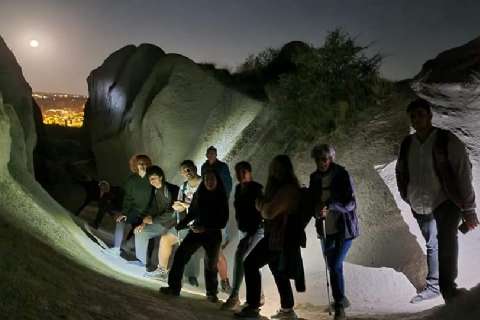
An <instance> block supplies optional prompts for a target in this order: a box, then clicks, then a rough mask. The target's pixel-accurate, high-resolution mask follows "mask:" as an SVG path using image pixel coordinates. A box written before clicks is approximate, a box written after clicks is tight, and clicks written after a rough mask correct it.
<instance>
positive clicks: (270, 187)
mask: <svg viewBox="0 0 480 320" xmlns="http://www.w3.org/2000/svg"><path fill="white" fill-rule="evenodd" d="M287 184H293V185H295V186H297V187H300V184H299V183H298V179H297V176H296V175H295V171H294V169H293V164H292V161H291V160H290V157H289V156H287V155H285V154H280V155H278V156H276V157H275V158H273V160H272V162H270V166H269V169H268V178H267V186H266V187H265V198H266V199H267V200H271V199H272V198H273V196H274V195H275V193H276V192H277V191H278V190H279V189H280V188H281V187H283V186H284V185H287Z"/></svg>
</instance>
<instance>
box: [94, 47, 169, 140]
mask: <svg viewBox="0 0 480 320" xmlns="http://www.w3.org/2000/svg"><path fill="white" fill-rule="evenodd" d="M164 54H165V53H164V52H163V50H162V49H160V48H159V47H157V46H154V45H151V44H142V45H140V46H139V47H138V48H137V47H135V46H133V45H129V46H126V47H124V48H122V49H120V50H118V51H117V52H115V53H113V54H112V55H111V56H110V57H108V58H107V59H106V60H105V62H104V63H103V64H102V65H101V66H100V67H99V68H97V69H96V70H94V71H92V72H91V74H90V75H89V77H88V79H87V82H88V92H89V100H88V102H87V106H86V108H85V124H86V126H87V127H88V130H89V132H90V135H91V137H92V140H93V141H95V142H96V141H100V140H103V139H106V138H108V137H111V136H113V135H115V134H117V133H118V132H119V131H120V130H121V129H122V128H123V126H124V125H125V123H124V116H125V113H127V112H128V111H129V109H130V108H131V106H132V103H133V100H134V99H135V97H136V96H137V94H138V92H139V91H140V89H141V88H142V86H143V83H144V81H145V79H146V78H148V76H149V74H150V73H151V71H152V70H153V67H154V65H155V64H156V63H157V61H158V59H159V58H160V57H162V56H163V55H164Z"/></svg>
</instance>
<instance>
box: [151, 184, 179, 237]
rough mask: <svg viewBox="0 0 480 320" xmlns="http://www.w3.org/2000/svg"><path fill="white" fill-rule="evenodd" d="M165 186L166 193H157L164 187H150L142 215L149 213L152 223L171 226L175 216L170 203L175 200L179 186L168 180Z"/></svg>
mask: <svg viewBox="0 0 480 320" xmlns="http://www.w3.org/2000/svg"><path fill="white" fill-rule="evenodd" d="M165 188H166V190H167V192H166V195H165V194H159V192H162V191H164V190H165V189H160V190H157V189H155V188H154V187H152V191H151V194H150V202H149V205H148V209H147V211H146V212H145V213H144V216H145V215H150V216H151V217H152V220H153V223H155V224H161V225H163V226H164V227H167V228H171V227H172V226H173V225H175V223H176V217H175V216H174V211H173V208H172V205H173V203H174V202H175V200H177V197H178V191H179V190H180V188H179V187H178V186H176V185H174V184H171V183H169V182H166V183H165Z"/></svg>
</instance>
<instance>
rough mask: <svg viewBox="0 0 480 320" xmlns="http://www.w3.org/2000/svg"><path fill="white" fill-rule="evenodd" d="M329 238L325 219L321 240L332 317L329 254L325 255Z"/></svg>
mask: <svg viewBox="0 0 480 320" xmlns="http://www.w3.org/2000/svg"><path fill="white" fill-rule="evenodd" d="M326 237H327V234H326V229H325V219H322V236H321V237H320V240H321V242H322V254H323V260H324V261H325V279H326V280H327V298H328V315H330V316H331V315H332V302H331V298H330V279H329V277H328V271H329V270H328V261H327V254H326V253H325V249H326V246H325V238H326Z"/></svg>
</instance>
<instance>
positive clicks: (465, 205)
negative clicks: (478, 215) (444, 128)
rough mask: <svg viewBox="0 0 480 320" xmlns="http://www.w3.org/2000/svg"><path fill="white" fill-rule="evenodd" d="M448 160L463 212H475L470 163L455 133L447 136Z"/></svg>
mask: <svg viewBox="0 0 480 320" xmlns="http://www.w3.org/2000/svg"><path fill="white" fill-rule="evenodd" d="M448 160H449V162H450V165H451V166H452V169H453V172H454V173H455V175H456V177H457V183H458V190H459V191H460V195H461V197H462V199H461V200H462V203H460V206H461V209H462V211H463V213H464V214H470V213H472V214H474V213H475V208H476V205H475V191H474V189H473V185H472V164H471V163H470V160H469V158H468V153H467V150H466V148H465V145H464V144H463V142H461V141H460V139H458V138H457V137H456V136H455V135H453V134H452V135H451V136H450V137H449V142H448Z"/></svg>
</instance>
